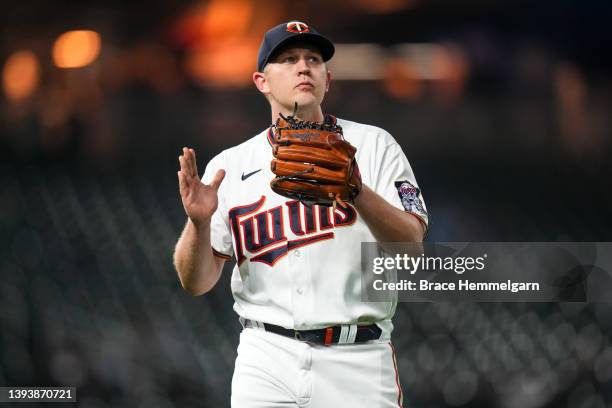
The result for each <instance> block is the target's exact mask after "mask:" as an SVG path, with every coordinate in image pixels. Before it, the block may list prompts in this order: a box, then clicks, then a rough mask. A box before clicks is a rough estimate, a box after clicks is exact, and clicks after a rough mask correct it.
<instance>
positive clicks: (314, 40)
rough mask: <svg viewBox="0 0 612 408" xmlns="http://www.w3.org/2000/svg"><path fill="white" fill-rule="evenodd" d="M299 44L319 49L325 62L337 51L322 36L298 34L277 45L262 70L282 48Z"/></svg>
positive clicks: (264, 62) (261, 68)
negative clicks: (306, 44) (310, 45)
mask: <svg viewBox="0 0 612 408" xmlns="http://www.w3.org/2000/svg"><path fill="white" fill-rule="evenodd" d="M298 42H305V43H309V44H312V45H314V46H315V47H317V48H318V49H319V51H320V52H321V57H323V61H329V60H330V59H331V58H332V57H333V56H334V52H335V51H336V48H335V47H334V44H332V42H331V41H329V40H328V39H327V38H325V37H323V36H322V35H320V34H314V33H303V34H296V35H294V36H291V37H289V38H285V39H284V40H282V41H280V42H279V43H278V44H276V45H275V46H274V47H273V48H272V50H271V51H270V53H269V55H268V58H267V59H266V60H265V61H263V64H262V66H261V67H260V70H263V68H264V67H265V66H266V64H267V63H268V62H270V59H271V58H273V57H274V55H275V54H276V53H277V52H278V51H279V50H280V49H281V48H283V47H286V46H288V45H291V44H294V43H298Z"/></svg>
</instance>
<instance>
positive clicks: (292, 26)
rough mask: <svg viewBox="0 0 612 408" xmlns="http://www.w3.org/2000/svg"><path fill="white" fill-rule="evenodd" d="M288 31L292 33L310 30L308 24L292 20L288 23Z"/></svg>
mask: <svg viewBox="0 0 612 408" xmlns="http://www.w3.org/2000/svg"><path fill="white" fill-rule="evenodd" d="M287 31H289V32H291V33H298V34H299V33H307V32H308V31H310V28H308V25H307V24H306V23H302V22H301V21H290V22H288V23H287Z"/></svg>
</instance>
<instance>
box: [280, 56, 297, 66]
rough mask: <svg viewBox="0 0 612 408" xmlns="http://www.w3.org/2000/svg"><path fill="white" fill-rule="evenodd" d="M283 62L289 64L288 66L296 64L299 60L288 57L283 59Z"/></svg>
mask: <svg viewBox="0 0 612 408" xmlns="http://www.w3.org/2000/svg"><path fill="white" fill-rule="evenodd" d="M281 61H282V62H285V63H288V64H294V63H295V62H296V61H297V58H296V57H295V56H293V55H287V56H284V57H282V58H281Z"/></svg>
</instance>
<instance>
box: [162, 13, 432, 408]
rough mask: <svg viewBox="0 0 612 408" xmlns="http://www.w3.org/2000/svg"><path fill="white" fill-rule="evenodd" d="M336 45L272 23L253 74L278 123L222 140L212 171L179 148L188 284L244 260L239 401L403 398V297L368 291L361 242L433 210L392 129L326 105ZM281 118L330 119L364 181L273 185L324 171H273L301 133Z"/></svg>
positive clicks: (208, 279)
mask: <svg viewBox="0 0 612 408" xmlns="http://www.w3.org/2000/svg"><path fill="white" fill-rule="evenodd" d="M333 54H334V46H333V44H332V43H331V42H330V40H328V39H327V38H326V37H324V36H322V35H321V34H319V33H318V32H317V31H316V30H315V29H314V28H313V27H310V26H308V25H307V24H306V23H303V22H299V21H292V22H289V23H283V24H280V25H278V26H276V27H274V28H272V29H270V30H269V31H268V32H267V33H266V34H265V36H264V38H263V41H262V43H261V48H260V50H259V55H258V61H257V64H258V65H257V72H255V73H254V74H253V82H254V83H255V86H256V87H257V89H258V90H259V91H260V92H261V93H262V94H263V95H264V96H265V97H266V99H267V100H268V102H269V104H270V108H271V118H272V122H273V123H275V122H276V124H277V126H271V127H270V128H268V129H265V130H263V131H262V132H260V133H259V134H257V135H256V136H254V137H252V138H250V139H248V140H246V141H245V142H244V143H242V144H240V145H237V146H235V147H232V148H230V149H227V150H224V151H222V152H221V153H219V154H218V155H217V156H215V157H214V158H213V159H212V160H211V161H210V162H209V163H208V165H207V166H206V170H205V172H204V176H203V177H202V179H201V180H200V178H199V174H198V169H197V166H196V155H195V152H194V151H193V149H189V148H183V152H182V155H181V156H180V157H179V162H180V171H179V172H178V178H179V187H180V194H181V198H182V201H183V206H184V208H185V212H186V213H187V216H188V219H187V224H186V225H185V228H184V230H183V232H182V235H181V237H180V239H179V241H178V243H177V245H176V250H175V254H174V262H175V266H176V269H177V271H178V275H179V279H180V281H181V284H182V286H183V287H184V288H185V289H186V290H187V291H188V292H189V293H191V294H193V295H201V294H204V293H206V292H208V291H209V290H211V289H212V288H213V287H214V286H215V284H216V282H217V281H218V279H219V277H220V275H221V271H222V268H223V264H224V263H225V262H226V261H228V260H229V259H230V258H231V257H232V256H233V257H234V258H235V260H236V265H235V266H234V269H233V273H232V277H231V290H232V294H233V297H234V301H235V303H234V310H235V311H236V313H237V314H238V316H239V320H240V322H241V324H242V326H243V327H244V329H243V331H242V333H241V335H240V344H239V347H238V357H237V359H236V365H235V370H234V376H233V379H232V396H231V401H232V406H233V407H241V408H251V407H253V408H255V407H260V408H272V407H311V408H323V407H325V408H329V407H333V406H336V407H368V408H372V407H401V406H402V391H401V386H400V382H399V375H398V372H397V364H396V359H395V351H394V349H393V345H392V343H391V341H390V338H391V331H392V330H393V324H392V322H391V318H392V316H393V314H394V312H395V307H396V303H395V302H393V301H392V302H378V303H374V302H372V303H367V302H362V301H360V297H361V259H360V250H361V249H360V244H361V243H362V242H374V241H381V242H383V241H387V242H389V241H396V242H397V241H406V242H408V241H410V242H421V241H422V239H423V236H424V234H425V232H426V229H427V224H428V217H427V212H426V207H425V204H424V202H423V198H422V196H421V193H420V190H419V188H418V186H417V182H416V180H415V177H414V174H413V172H412V169H411V167H410V164H409V163H408V160H407V159H406V156H405V155H404V153H403V152H402V149H401V147H400V146H399V145H398V144H397V142H396V141H395V140H394V139H393V137H392V136H391V135H390V134H389V133H387V132H386V131H384V130H383V129H380V128H377V127H374V126H369V125H364V124H360V123H356V122H351V121H348V120H344V119H339V118H335V117H333V116H331V115H325V114H323V111H322V109H321V103H322V101H323V99H324V96H325V93H326V92H327V91H328V90H329V88H330V82H331V73H330V71H329V70H328V69H327V64H326V62H327V61H328V60H329V59H330V58H332V56H333ZM281 118H284V119H283V120H286V121H287V122H283V123H285V124H286V123H289V122H291V120H292V118H299V120H301V121H304V122H300V123H301V124H300V126H299V127H300V128H301V127H303V125H302V124H304V123H306V124H309V126H310V128H311V129H314V128H320V129H326V131H329V132H328V133H327V135H328V136H326V137H328V139H326V140H331V139H330V138H332V137H335V138H336V139H334V140H335V142H333V143H334V146H340V148H341V149H340V150H339V151H342V152H348V153H347V154H349V156H348V159H347V160H346V161H345V162H346V163H351V162H352V163H353V165H352V166H351V167H350V174H349V176H350V177H352V178H351V180H354V182H351V183H352V184H351V185H350V187H351V190H350V191H352V194H350V195H349V196H348V198H346V197H344V200H342V199H341V197H340V195H339V194H338V195H336V196H335V195H334V194H330V195H329V197H330V198H329V199H330V200H331V201H334V202H333V205H328V204H329V202H328V203H326V204H323V203H320V202H315V203H313V202H307V201H306V200H302V199H300V198H301V197H305V195H303V193H304V191H305V190H302V191H300V192H298V193H295V192H293V195H291V194H289V195H287V196H285V195H282V194H279V193H277V192H276V190H273V189H272V188H271V180H282V181H287V180H294V179H295V180H297V178H298V177H299V176H300V175H303V173H305V172H308V171H310V172H311V176H309V177H310V178H315V174H317V172H318V171H320V170H315V171H314V172H313V171H312V168H311V169H309V170H306V171H299V172H295V174H294V176H296V177H295V178H290V177H284V176H280V177H279V173H278V170H276V169H275V171H276V173H275V172H274V171H273V170H272V168H273V167H275V166H271V162H272V160H273V159H275V158H276V159H278V158H279V157H280V155H279V153H278V152H279V151H280V148H279V145H283V146H286V145H288V143H285V144H282V143H280V142H278V141H279V140H281V129H285V128H282V126H279V125H278V124H279V121H280V120H281ZM291 123H292V122H291ZM309 132H310V131H309ZM330 132H331V133H330ZM333 132H335V133H333ZM311 133H312V132H311ZM311 133H300V134H298V135H297V136H298V137H297V139H300V140H302V141H304V140H306V141H307V140H309V138H311V137H312V138H314V137H315V136H316V135H313V134H311ZM330 135H331V136H330ZM334 135H335V136H334ZM338 135H340V136H338ZM297 139H296V140H297ZM347 146H353V148H351V147H347ZM298 147H299V146H296V147H295V148H296V149H298ZM314 149H315V148H312V149H311V150H313V151H314ZM328 150H329V149H328ZM296 151H297V150H296ZM298 153H299V152H298ZM351 153H354V156H352V155H351ZM300 154H301V153H300ZM304 154H307V153H304ZM338 154H344V153H338ZM300 161H302V162H303V161H304V160H300V159H297V161H296V163H297V164H298V165H304V164H308V163H301V162H300ZM310 161H311V160H308V162H310ZM313 161H314V160H313ZM278 163H285V162H283V161H282V160H279V161H278ZM323 173H324V171H323ZM323 173H321V174H323ZM310 181H311V180H306V181H305V182H301V184H300V183H298V184H299V185H301V186H303V185H305V183H306V184H308V183H310ZM272 184H274V183H272ZM308 188H312V186H311V185H310V184H308ZM315 188H316V186H315ZM289 197H293V198H289ZM295 197H298V198H295ZM334 197H336V198H337V200H336V198H334ZM336 201H338V205H336Z"/></svg>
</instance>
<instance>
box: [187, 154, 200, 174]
mask: <svg viewBox="0 0 612 408" xmlns="http://www.w3.org/2000/svg"><path fill="white" fill-rule="evenodd" d="M187 157H189V164H190V166H191V177H195V178H199V176H198V164H197V161H196V155H195V150H193V149H187Z"/></svg>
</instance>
